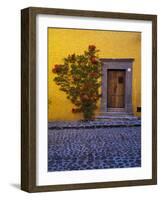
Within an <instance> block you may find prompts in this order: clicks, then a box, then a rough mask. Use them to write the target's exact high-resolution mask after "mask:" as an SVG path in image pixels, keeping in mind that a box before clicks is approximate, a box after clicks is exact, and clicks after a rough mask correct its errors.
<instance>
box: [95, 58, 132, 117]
mask: <svg viewBox="0 0 161 200" xmlns="http://www.w3.org/2000/svg"><path fill="white" fill-rule="evenodd" d="M101 61H102V88H101V90H102V98H101V108H100V114H99V115H100V116H108V115H111V114H116V115H117V114H118V115H120V114H121V113H124V114H128V115H132V66H133V61H134V59H133V58H119V59H111V58H103V59H101Z"/></svg>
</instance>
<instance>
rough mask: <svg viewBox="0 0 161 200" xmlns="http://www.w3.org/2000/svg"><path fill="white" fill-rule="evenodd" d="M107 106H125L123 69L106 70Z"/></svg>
mask: <svg viewBox="0 0 161 200" xmlns="http://www.w3.org/2000/svg"><path fill="white" fill-rule="evenodd" d="M107 73H108V76H107V77H108V78H107V80H108V83H107V88H108V89H107V90H108V91H107V96H108V98H107V107H108V108H124V107H125V70H108V72H107Z"/></svg>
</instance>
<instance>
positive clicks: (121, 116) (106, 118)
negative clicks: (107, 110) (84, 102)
mask: <svg viewBox="0 0 161 200" xmlns="http://www.w3.org/2000/svg"><path fill="white" fill-rule="evenodd" d="M97 119H98V120H137V119H139V117H136V116H131V115H115V116H112V115H109V116H108V115H105V116H103V115H101V116H97V117H96V120H97Z"/></svg>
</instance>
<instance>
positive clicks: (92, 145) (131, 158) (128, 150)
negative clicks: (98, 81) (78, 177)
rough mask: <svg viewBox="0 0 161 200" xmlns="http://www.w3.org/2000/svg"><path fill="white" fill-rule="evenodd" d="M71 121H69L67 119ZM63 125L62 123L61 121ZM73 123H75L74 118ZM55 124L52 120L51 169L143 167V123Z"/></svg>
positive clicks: (50, 140)
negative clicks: (141, 124)
mask: <svg viewBox="0 0 161 200" xmlns="http://www.w3.org/2000/svg"><path fill="white" fill-rule="evenodd" d="M92 123H93V122H90V124H92ZM94 123H96V122H94ZM67 124H69V123H67V122H66V125H67ZM99 124H100V123H99ZM59 125H62V124H61V122H60V124H59ZM70 125H71V126H73V122H72V124H70ZM76 125H78V123H76ZM57 126H58V123H57ZM51 127H53V126H51V124H50V123H49V131H48V171H50V172H51V171H68V170H85V169H108V168H128V167H141V126H139V125H138V126H130V127H126V126H124V127H102V128H90V129H88V128H81V127H80V128H79V129H72V128H71V129H68V128H67V129H65V128H64V129H50V128H51ZM65 127H67V126H65Z"/></svg>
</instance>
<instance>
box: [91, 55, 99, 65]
mask: <svg viewBox="0 0 161 200" xmlns="http://www.w3.org/2000/svg"><path fill="white" fill-rule="evenodd" d="M90 60H91V63H92V64H97V63H98V60H97V58H96V57H95V56H92V57H91V58H90Z"/></svg>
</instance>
